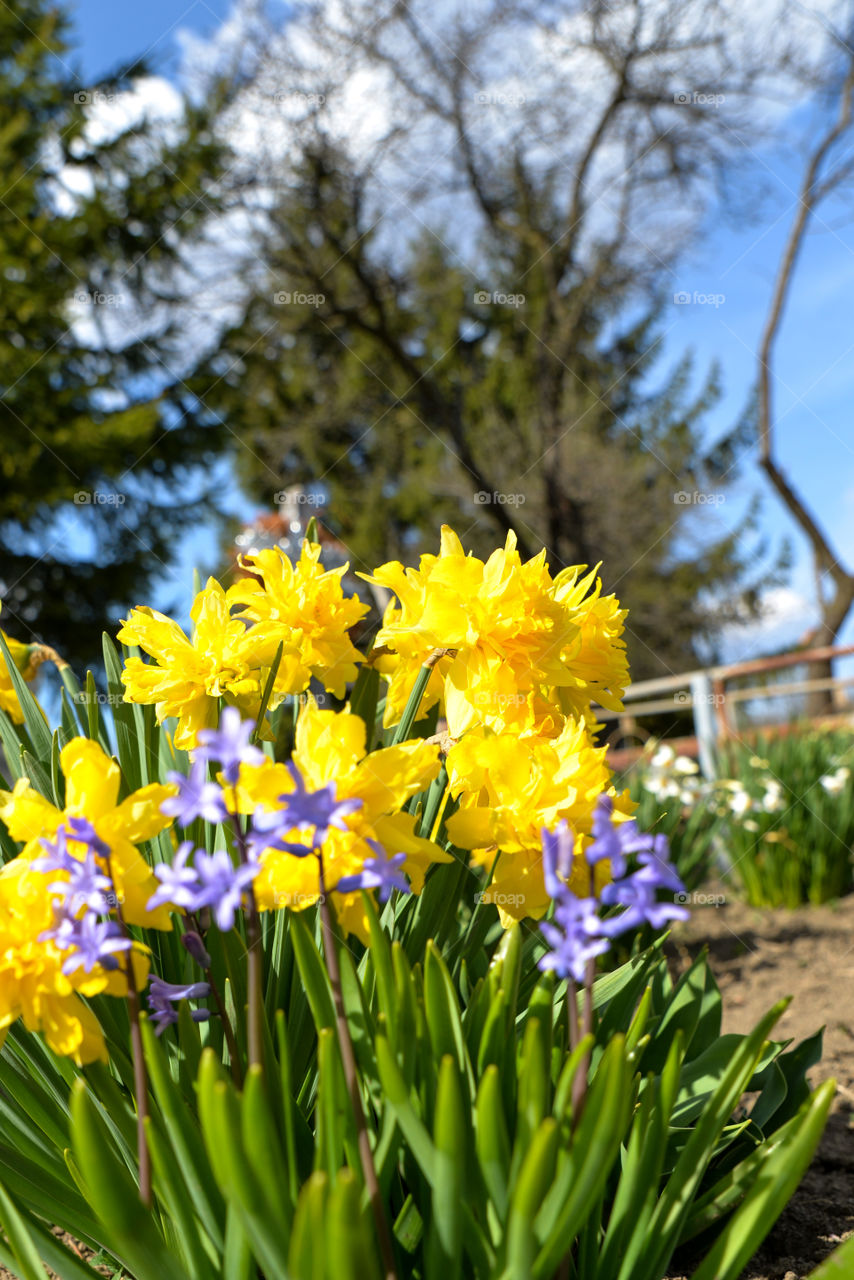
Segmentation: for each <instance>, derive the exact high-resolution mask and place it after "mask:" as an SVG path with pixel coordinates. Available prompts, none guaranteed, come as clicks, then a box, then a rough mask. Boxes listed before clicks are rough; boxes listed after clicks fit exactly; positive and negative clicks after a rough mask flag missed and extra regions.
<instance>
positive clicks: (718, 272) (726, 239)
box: [75, 0, 854, 660]
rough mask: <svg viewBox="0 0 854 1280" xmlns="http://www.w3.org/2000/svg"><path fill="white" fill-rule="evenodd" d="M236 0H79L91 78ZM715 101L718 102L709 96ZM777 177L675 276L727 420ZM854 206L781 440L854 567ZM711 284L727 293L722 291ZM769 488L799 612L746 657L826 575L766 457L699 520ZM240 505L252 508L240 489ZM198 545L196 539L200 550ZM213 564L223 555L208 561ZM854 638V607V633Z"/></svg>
mask: <svg viewBox="0 0 854 1280" xmlns="http://www.w3.org/2000/svg"><path fill="white" fill-rule="evenodd" d="M230 7H231V5H230V0H146V3H145V4H132V5H131V4H118V5H117V4H116V3H115V0H77V4H76V8H75V34H76V40H77V52H78V56H79V58H80V60H81V64H82V70H83V73H84V76H86V77H91V78H94V77H97V76H98V75H100V74H103V73H105V72H107V71H109V70H110V69H111V68H113V67H115V66H116V65H117V64H118V63H120V62H122V61H127V60H130V59H132V58H134V57H136V56H139V55H144V56H145V57H146V58H147V60H148V61H149V64H150V66H151V68H152V70H153V71H155V72H157V73H160V74H162V75H164V76H166V77H169V78H172V77H174V76H175V75H176V73H177V70H178V66H179V62H180V51H181V44H180V32H181V31H188V32H192V33H195V34H197V35H200V36H210V35H212V34H213V33H214V32H215V31H216V29H217V27H218V25H219V24H220V22H221V21H222V20H223V19H224V18H225V17H226V15H227V13H228V11H229V9H230ZM696 109H709V110H711V109H713V108H711V107H710V108H696ZM751 160H752V162H753V163H754V165H755V166H756V172H757V173H758V174H760V175H761V176H763V177H764V178H765V179H767V180H768V182H769V184H770V186H771V188H772V193H773V194H772V197H771V200H770V203H769V205H768V206H767V208H766V210H765V212H764V213H763V216H762V219H761V221H760V222H758V223H757V224H756V225H754V226H751V227H749V228H746V229H744V228H742V229H740V230H736V229H735V228H734V226H733V224H732V222H731V221H730V220H727V219H724V218H718V219H713V220H712V222H711V224H710V226H709V229H708V232H707V234H706V235H705V236H704V237H703V239H702V241H701V242H700V244H698V246H697V249H696V251H695V252H694V253H693V255H692V256H691V258H690V259H689V260H688V261H686V263H685V265H684V267H683V268H682V269H681V270H680V271H679V272H678V274H677V276H676V278H674V280H673V293H674V295H677V294H679V295H688V297H689V298H690V299H691V300H690V301H689V302H687V303H681V304H677V305H674V306H673V307H672V310H671V311H670V313H669V315H668V316H667V317H666V319H665V327H666V329H667V342H666V353H667V355H666V358H667V359H668V360H672V361H675V360H676V359H677V358H678V357H679V356H680V355H681V354H682V353H683V352H684V350H685V348H686V347H689V346H690V347H692V348H693V349H694V352H695V357H696V366H697V378H698V380H699V378H700V377H701V376H702V374H703V372H704V370H705V369H706V368H707V367H708V366H709V364H710V363H711V362H712V361H714V360H717V361H718V363H719V364H720V365H721V368H722V380H723V386H724V398H723V402H722V404H721V406H720V408H719V409H718V410H716V411H715V414H714V416H713V418H712V420H711V421H712V425H713V427H714V428H715V429H718V430H721V431H723V430H724V429H725V428H726V427H727V426H729V425H730V424H731V422H732V421H733V420H734V419H735V418H736V417H737V416H738V414H739V413H740V412H741V410H742V409H743V407H744V405H745V402H746V399H747V396H748V394H749V390H750V387H751V385H752V383H753V381H754V379H755V376H756V354H755V353H756V348H757V345H758V342H759V335H760V333H761V328H762V324H763V321H764V317H765V312H766V308H767V305H768V299H769V297H770V292H771V288H772V284H773V274H774V271H775V269H776V264H777V262H778V260H779V254H780V250H781V246H782V243H783V240H784V237H785V235H786V233H787V231H788V228H789V224H790V221H791V217H792V213H793V209H794V206H795V197H796V189H797V184H798V180H799V173H798V171H797V169H796V168H795V167H792V168H790V167H788V166H787V165H785V164H783V163H782V162H780V161H775V160H773V159H772V158H770V157H769V156H767V155H761V154H758V155H756V156H755V157H751ZM852 286H854V212H851V213H849V211H848V210H846V209H845V208H843V207H841V206H840V207H836V208H831V209H827V210H825V211H823V212H822V215H821V217H820V219H818V220H817V221H816V223H815V224H814V230H813V233H812V235H811V236H810V238H809V242H808V244H807V246H806V249H805V252H804V253H803V256H802V258H801V260H800V262H799V264H798V270H797V275H796V278H795V285H794V291H793V294H792V301H791V304H790V307H789V311H788V313H787V316H786V319H785V321H784V325H783V329H782V333H781V337H780V341H779V344H778V349H777V364H776V372H777V416H778V420H779V426H778V429H777V453H778V459H779V462H780V464H781V465H782V466H783V468H784V470H785V471H786V472H787V473H788V474H789V475H790V477H791V478H792V479H793V480H794V481H795V482H796V484H797V486H798V487H799V488H800V490H801V491H802V493H803V495H804V496H805V498H806V499H807V500H808V501H809V502H810V504H811V505H812V506H813V508H814V510H815V511H816V512H817V514H818V515H819V517H820V520H821V522H822V523H823V524H824V526H825V528H826V529H827V531H828V532H829V533H830V534H831V536H832V539H833V541H834V544H835V546H836V548H837V552H838V553H839V554H840V556H841V558H842V560H843V563H846V564H847V565H848V566H849V567H851V566H854V427H852V414H854V323H852V319H851V304H850V298H851V294H852ZM710 296H714V297H715V298H716V302H712V301H709V298H710ZM756 492H760V493H762V494H763V495H764V505H763V527H764V530H765V532H766V533H767V535H768V537H769V538H770V539H771V540H772V542H776V543H779V542H780V540H781V539H782V538H783V537H784V536H786V535H789V536H790V537H791V538H792V540H793V544H794V551H795V554H796V563H795V568H794V572H793V575H792V579H791V590H790V591H789V592H788V593H787V594H785V595H783V596H781V597H780V598H779V604H780V607H781V609H782V611H783V614H784V615H786V617H785V619H781V621H780V625H779V626H778V627H773V628H766V629H765V630H764V632H763V634H762V636H761V637H760V636H757V635H753V636H751V637H744V636H740V637H738V638H737V639H734V640H733V641H732V642H731V644H729V645H728V646H727V656H728V657H730V658H731V659H733V660H735V659H738V658H741V657H742V656H744V657H751V656H754V654H755V653H756V652H757V651H758V650H760V649H762V648H765V647H767V646H769V645H779V644H781V643H785V642H792V641H795V640H797V639H798V638H799V636H800V635H801V634H802V633H803V632H804V630H805V629H806V627H807V626H808V625H809V624H810V621H811V618H810V612H811V611H810V605H809V601H810V599H811V598H812V594H813V584H812V575H811V569H810V561H809V556H808V554H807V551H806V546H805V543H804V542H803V539H802V538H801V535H800V534H799V533H798V531H797V529H796V528H795V526H794V525H793V524H792V522H791V521H790V519H789V518H788V516H787V515H786V514H785V513H784V512H783V510H782V508H781V507H780V505H779V502H778V500H777V498H776V497H775V496H774V495H773V493H771V491H770V490H769V488H768V486H767V483H766V482H765V480H764V478H763V476H762V474H761V473H760V471H759V469H758V467H756V466H755V465H752V464H751V465H749V466H746V467H745V468H744V474H743V477H742V479H741V480H740V481H739V483H738V485H737V486H736V490H735V492H734V493H733V494H732V495H731V497H730V498H729V499H728V501H727V502H726V503H725V504H724V505H723V506H721V507H718V508H708V509H704V510H703V511H702V513H701V514H700V515H699V516H698V520H702V521H705V520H708V521H709V522H710V526H713V527H714V528H715V530H718V529H719V528H720V527H721V525H722V524H726V525H727V526H729V527H732V526H733V525H736V526H737V525H738V523H739V521H740V520H741V518H742V516H743V512H744V509H745V506H746V504H747V501H748V499H749V497H750V495H751V494H753V493H756ZM235 506H236V507H237V508H242V509H244V510H245V509H247V508H245V507H244V504H243V503H242V502H241V500H240V498H239V496H238V495H236V494H235ZM195 554H196V548H195V547H190V548H188V549H187V557H188V563H189V559H192V557H193V556H194V555H195ZM204 567H205V568H207V567H213V565H212V564H211V565H209V566H207V565H206V566H204ZM843 638H844V639H846V640H849V641H854V620H852V621H849V624H848V626H847V628H846V632H845V635H844V637H843Z"/></svg>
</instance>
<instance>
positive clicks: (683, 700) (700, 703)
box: [596, 644, 854, 777]
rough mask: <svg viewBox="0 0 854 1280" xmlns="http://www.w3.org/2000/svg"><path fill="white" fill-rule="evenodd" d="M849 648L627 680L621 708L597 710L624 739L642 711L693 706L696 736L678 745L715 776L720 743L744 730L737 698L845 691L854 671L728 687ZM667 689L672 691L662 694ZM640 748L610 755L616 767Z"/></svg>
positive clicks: (850, 648) (853, 648)
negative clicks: (738, 720) (736, 712)
mask: <svg viewBox="0 0 854 1280" xmlns="http://www.w3.org/2000/svg"><path fill="white" fill-rule="evenodd" d="M851 654H854V645H850V644H849V645H832V646H825V647H824V648H820V649H798V650H795V651H793V652H792V653H784V654H776V655H775V656H774V657H772V658H756V659H752V660H751V661H750V662H736V663H730V664H728V665H726V666H717V667H707V668H700V669H698V670H696V671H684V672H682V673H681V674H679V675H672V676H656V677H655V678H654V679H652V680H641V681H639V682H638V683H636V684H632V685H630V686H629V688H628V689H627V690H626V693H625V696H624V699H623V707H624V709H623V710H622V711H607V710H605V709H604V708H601V707H599V708H596V715H597V718H598V719H599V720H600V721H602V722H603V723H606V724H609V723H612V722H613V723H614V725H615V728H614V731H613V733H612V735H611V738H612V739H620V738H621V739H623V740H625V739H626V738H631V737H636V738H640V737H642V736H643V731H642V730H641V729H640V728H639V726H638V724H637V720H638V717H639V716H662V715H672V714H673V713H674V711H683V710H691V711H692V712H693V718H694V736H693V737H689V738H681V739H679V740H678V741H679V747H680V750H681V751H682V752H683V753H684V754H688V755H694V756H697V757H698V759H699V761H700V764H701V765H702V767H703V771H704V773H705V774H706V775H707V776H708V777H711V776H713V774H714V757H715V748H716V747H717V745H718V744H719V743H720V742H722V741H725V740H726V739H727V738H728V737H732V736H733V735H735V734H736V733H741V732H743V731H740V730H738V729H737V727H736V725H735V722H734V719H733V715H732V712H733V711H734V709H735V707H736V706H737V705H738V704H739V703H745V702H751V701H754V700H756V699H761V698H769V699H770V698H785V697H791V696H796V695H801V694H805V693H815V692H819V691H820V690H822V689H833V690H834V691H839V692H840V693H841V691H842V690H843V689H845V688H847V687H849V686H854V676H845V677H837V676H831V677H822V678H820V679H806V680H794V681H789V682H788V683H786V684H771V685H769V684H765V683H761V684H755V685H751V686H749V687H747V688H738V689H732V688H729V687H728V686H729V685H730V684H731V683H732V681H734V680H739V679H744V678H745V677H749V676H761V675H765V674H767V673H768V672H772V671H781V670H785V669H786V668H787V667H796V666H803V665H805V664H807V663H812V662H825V661H830V660H832V659H834V658H844V657H848V656H850V655H851ZM663 694H669V696H668V697H662V696H660V695H663ZM852 716H854V709H852V711H850V712H849V711H846V710H844V709H843V710H842V711H841V712H840V713H839V714H836V715H829V716H822V717H820V718H819V720H820V722H821V723H829V722H831V723H832V722H839V721H840V720H842V721H845V720H849V719H851V718H852ZM802 718H803V717H802ZM787 729H788V722H786V723H778V724H776V725H773V724H772V725H767V726H763V730H762V731H763V732H785V731H787ZM748 732H749V731H748ZM642 750H643V748H642V747H623V748H616V749H614V750H612V752H611V758H612V761H613V763H614V765H615V767H617V768H623V767H625V766H626V765H628V764H630V763H631V762H632V761H633V760H635V759H637V757H638V756H639V755H640V754H641V753H642Z"/></svg>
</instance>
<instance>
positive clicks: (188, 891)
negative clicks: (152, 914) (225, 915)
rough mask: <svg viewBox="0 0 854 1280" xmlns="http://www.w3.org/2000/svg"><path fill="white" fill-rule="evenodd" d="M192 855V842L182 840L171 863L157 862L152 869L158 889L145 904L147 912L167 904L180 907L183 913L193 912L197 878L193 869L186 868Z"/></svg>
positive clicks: (197, 885) (197, 884)
mask: <svg viewBox="0 0 854 1280" xmlns="http://www.w3.org/2000/svg"><path fill="white" fill-rule="evenodd" d="M192 853H193V842H192V840H183V841H182V842H181V844H179V846H178V849H177V851H176V853H175V858H174V861H173V862H171V863H170V862H158V864H157V866H156V867H155V868H154V874H155V876H156V877H157V879H158V880H159V881H160V888H159V889H157V890H156V891H155V892H154V893H153V894H152V896H151V897H150V898H149V899H148V902H147V903H146V907H147V909H148V910H149V911H154V910H156V908H157V907H163V906H166V905H167V904H168V905H171V906H176V907H181V908H182V909H183V910H184V911H195V909H196V908H195V906H194V905H193V903H194V902H195V898H196V894H197V893H198V889H199V877H198V873H197V872H196V870H195V869H194V868H193V867H188V866H187V859H188V858H189V857H190V855H191V854H192Z"/></svg>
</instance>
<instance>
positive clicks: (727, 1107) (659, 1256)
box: [632, 1000, 788, 1280]
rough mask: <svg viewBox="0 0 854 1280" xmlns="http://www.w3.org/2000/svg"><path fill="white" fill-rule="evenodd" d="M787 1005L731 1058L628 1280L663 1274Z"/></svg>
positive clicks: (654, 1279)
mask: <svg viewBox="0 0 854 1280" xmlns="http://www.w3.org/2000/svg"><path fill="white" fill-rule="evenodd" d="M787 1004H788V1001H787V1000H781V1001H780V1002H779V1003H778V1004H776V1005H775V1006H774V1007H773V1009H771V1010H770V1012H769V1013H767V1014H766V1015H765V1017H764V1018H762V1019H761V1020H760V1022H759V1023H758V1025H757V1026H756V1027H755V1028H754V1030H753V1031H752V1032H751V1033H750V1035H748V1036H745V1037H744V1038H743V1039H742V1041H741V1043H740V1044H738V1045H737V1046H736V1048H735V1049H734V1051H733V1052H732V1054H731V1055H730V1061H729V1065H728V1066H727V1068H726V1070H725V1072H724V1074H723V1076H722V1078H721V1080H720V1083H719V1085H718V1087H717V1089H716V1090H715V1092H714V1094H713V1095H712V1096H711V1098H710V1099H709V1101H708V1103H707V1105H706V1107H705V1108H704V1110H703V1113H702V1115H701V1116H700V1119H699V1120H698V1122H697V1123H696V1125H695V1126H694V1128H693V1129H692V1130H691V1136H690V1137H689V1139H688V1141H687V1142H686V1143H685V1146H684V1147H683V1149H682V1153H681V1155H680V1156H679V1159H678V1161H677V1164H676V1167H675V1168H674V1170H673V1172H672V1173H671V1175H670V1177H669V1178H668V1180H667V1184H666V1186H665V1188H664V1191H663V1192H662V1195H661V1198H660V1199H659V1201H658V1205H657V1206H656V1210H655V1213H654V1214H653V1217H652V1220H651V1224H650V1242H651V1244H652V1247H651V1248H649V1249H648V1250H647V1251H646V1252H645V1254H644V1255H643V1257H642V1258H641V1259H639V1260H638V1262H637V1264H636V1267H635V1270H634V1271H633V1272H632V1280H658V1276H659V1275H660V1274H661V1271H662V1269H663V1268H664V1267H665V1266H666V1265H667V1262H668V1260H669V1259H670V1257H671V1255H672V1253H673V1249H674V1248H675V1246H676V1242H677V1240H678V1239H679V1236H680V1234H681V1232H682V1228H683V1225H684V1223H685V1220H686V1218H687V1216H688V1213H689V1212H690V1208H691V1204H692V1202H693V1200H694V1197H695V1195H696V1193H697V1189H698V1187H699V1185H700V1182H701V1180H702V1177H703V1174H704V1173H705V1170H706V1168H707V1166H708V1163H709V1160H710V1159H711V1156H712V1153H713V1151H714V1149H715V1144H716V1142H717V1139H718V1137H719V1136H720V1134H721V1132H722V1130H723V1128H724V1126H725V1125H726V1124H727V1122H728V1121H729V1119H730V1117H731V1115H732V1113H733V1110H734V1108H735V1105H736V1103H737V1102H738V1100H739V1098H740V1097H741V1095H742V1093H743V1092H744V1090H745V1089H746V1087H747V1084H748V1081H749V1080H750V1078H751V1076H752V1075H753V1073H754V1071H755V1069H756V1064H757V1062H758V1060H759V1058H760V1057H761V1055H762V1052H763V1049H764V1046H765V1039H766V1036H767V1034H768V1032H769V1031H770V1030H771V1028H772V1027H773V1025H774V1023H775V1022H777V1020H778V1019H779V1018H780V1016H781V1015H782V1013H783V1011H784V1010H785V1008H786V1006H787Z"/></svg>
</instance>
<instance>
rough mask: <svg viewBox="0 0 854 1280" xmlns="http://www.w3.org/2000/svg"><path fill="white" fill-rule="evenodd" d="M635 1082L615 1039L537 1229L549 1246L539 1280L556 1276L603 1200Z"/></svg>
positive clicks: (540, 1259)
mask: <svg viewBox="0 0 854 1280" xmlns="http://www.w3.org/2000/svg"><path fill="white" fill-rule="evenodd" d="M629 1078H630V1077H629V1069H628V1065H627V1063H626V1057H625V1044H624V1042H623V1039H622V1037H621V1036H615V1038H614V1039H613V1040H612V1041H611V1043H610V1044H609V1046H608V1048H607V1049H606V1050H605V1053H604V1054H603V1057H602V1061H601V1063H600V1064H599V1069H598V1070H597V1072H596V1075H595V1076H594V1078H593V1082H592V1084H591V1086H590V1089H589V1092H588V1094H587V1099H586V1103H585V1107H584V1111H583V1113H582V1116H581V1120H580V1121H579V1123H578V1125H577V1127H576V1129H575V1132H574V1134H573V1139H572V1145H571V1147H570V1149H569V1153H568V1155H566V1156H564V1157H562V1159H561V1160H559V1162H558V1167H557V1172H556V1174H555V1177H554V1179H553V1180H552V1183H551V1186H550V1188H549V1190H548V1193H547V1194H546V1195H545V1197H544V1198H543V1203H542V1205H541V1207H540V1209H539V1212H538V1214H537V1219H536V1222H535V1230H536V1232H537V1235H538V1238H539V1239H541V1240H543V1241H544V1244H543V1247H542V1249H541V1250H540V1252H539V1254H538V1255H537V1259H536V1262H535V1264H534V1267H533V1268H532V1270H531V1276H532V1278H533V1280H546V1277H551V1276H553V1274H554V1272H555V1270H556V1268H557V1267H558V1265H559V1264H560V1262H561V1260H562V1259H563V1258H564V1257H565V1256H566V1254H567V1253H568V1252H569V1249H570V1247H571V1245H572V1242H573V1240H574V1239H575V1237H576V1235H577V1234H578V1232H579V1231H580V1230H581V1228H582V1226H583V1225H584V1223H585V1221H586V1219H587V1215H588V1214H589V1212H590V1211H591V1209H592V1208H593V1206H594V1205H595V1204H596V1203H597V1202H598V1199H599V1196H600V1195H601V1193H602V1189H603V1187H604V1185H605V1181H606V1179H607V1177H608V1175H609V1173H610V1171H611V1169H612V1167H613V1165H614V1162H615V1160H616V1158H617V1153H618V1151H619V1149H620V1142H621V1139H622V1136H623V1134H624V1133H625V1130H626V1126H627V1124H628V1118H629V1113H630V1107H631V1105H632V1097H631V1092H630V1089H629Z"/></svg>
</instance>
